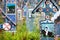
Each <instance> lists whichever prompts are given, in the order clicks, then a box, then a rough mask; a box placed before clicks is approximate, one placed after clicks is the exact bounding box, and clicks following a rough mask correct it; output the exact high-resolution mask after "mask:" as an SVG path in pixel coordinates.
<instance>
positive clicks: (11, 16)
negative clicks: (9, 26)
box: [7, 15, 16, 23]
mask: <svg viewBox="0 0 60 40" xmlns="http://www.w3.org/2000/svg"><path fill="white" fill-rule="evenodd" d="M7 16H8V17H9V18H10V19H11V20H12V21H13V22H14V23H16V15H7Z"/></svg>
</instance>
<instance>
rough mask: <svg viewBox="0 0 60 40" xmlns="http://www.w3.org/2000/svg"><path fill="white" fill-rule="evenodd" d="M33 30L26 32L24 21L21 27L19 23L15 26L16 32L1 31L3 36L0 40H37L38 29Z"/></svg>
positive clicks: (0, 36) (38, 37)
mask: <svg viewBox="0 0 60 40" xmlns="http://www.w3.org/2000/svg"><path fill="white" fill-rule="evenodd" d="M35 29H36V30H35ZM35 29H34V30H33V31H32V32H30V31H28V30H27V28H26V22H25V21H24V23H23V24H22V25H21V24H19V23H18V24H17V30H16V32H6V31H3V34H1V35H0V40H39V39H40V33H39V29H37V28H35Z"/></svg>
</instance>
